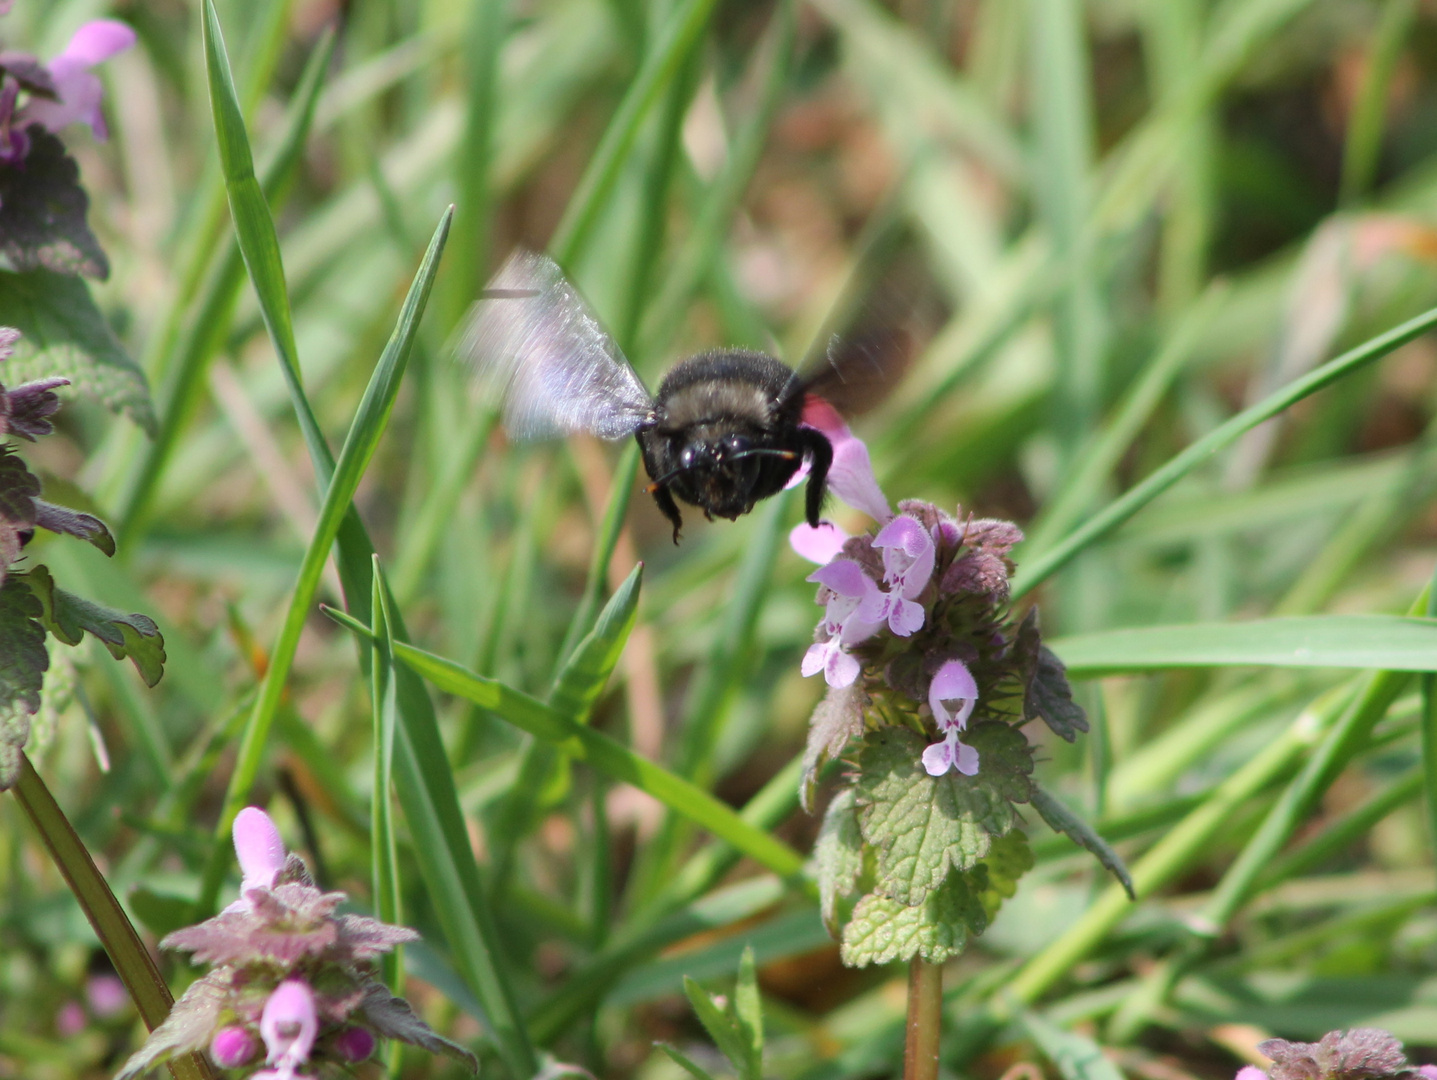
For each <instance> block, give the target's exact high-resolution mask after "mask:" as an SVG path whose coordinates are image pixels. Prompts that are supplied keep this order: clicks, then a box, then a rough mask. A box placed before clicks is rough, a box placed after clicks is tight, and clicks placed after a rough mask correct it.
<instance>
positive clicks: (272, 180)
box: [120, 31, 335, 536]
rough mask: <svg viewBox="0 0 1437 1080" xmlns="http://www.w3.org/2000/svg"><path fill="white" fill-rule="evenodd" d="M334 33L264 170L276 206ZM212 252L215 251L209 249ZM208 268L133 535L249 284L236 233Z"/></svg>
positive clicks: (146, 464)
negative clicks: (241, 293)
mask: <svg viewBox="0 0 1437 1080" xmlns="http://www.w3.org/2000/svg"><path fill="white" fill-rule="evenodd" d="M334 41H335V37H334V33H333V31H326V32H325V33H324V35H323V36H322V37H321V38H320V42H319V44H318V45H317V46H316V47H315V49H314V51H313V52H312V53H310V57H309V61H308V62H307V63H306V64H305V67H304V71H303V73H302V74H301V75H300V79H299V83H298V85H297V86H296V87H295V91H294V95H293V97H292V98H291V99H290V106H289V110H288V112H287V114H286V117H285V121H284V127H283V129H282V131H281V133H280V137H279V141H278V142H277V143H276V144H275V149H274V153H273V154H272V155H271V156H270V158H269V160H268V161H267V162H265V164H264V166H263V167H262V168H261V170H260V178H259V186H260V190H261V191H262V192H263V194H264V196H265V198H266V199H267V200H268V201H269V202H271V203H273V202H274V201H276V200H277V199H278V198H279V197H280V195H281V193H282V192H283V191H285V190H286V189H287V188H288V187H289V184H290V181H292V180H293V179H294V174H295V167H296V166H297V165H298V164H299V161H300V152H301V151H302V150H303V149H304V143H305V139H306V138H307V137H308V135H309V130H310V125H311V123H312V122H313V120H314V107H315V102H317V101H318V100H319V92H320V90H321V89H323V87H324V77H325V74H326V72H328V70H329V62H330V59H331V58H332V57H333V55H334ZM210 250H213V249H210ZM208 265H210V266H211V268H212V269H211V271H210V273H209V274H208V275H207V276H206V277H205V280H204V286H203V291H202V292H199V293H198V294H195V292H194V290H190V293H191V295H198V297H199V299H198V302H197V303H196V305H195V310H194V316H193V318H192V319H191V320H190V323H189V325H188V326H187V327H186V329H185V331H184V335H183V337H180V338H178V339H177V341H178V344H177V345H176V346H175V348H174V351H173V352H172V353H170V354H168V355H169V357H170V359H169V361H168V362H167V363H166V365H165V368H166V373H167V374H168V376H169V378H168V379H167V381H166V386H165V391H164V400H163V402H162V403H161V405H160V410H161V411H160V427H159V431H158V432H157V433H156V435H155V438H154V441H153V442H151V443H150V446H149V450H148V451H147V452H146V454H145V458H144V460H143V461H142V462H141V464H140V467H139V471H138V473H137V474H136V475H135V477H134V479H133V481H132V483H131V485H130V487H129V489H128V490H127V491H126V493H125V502H124V506H123V509H122V510H121V514H120V529H121V531H122V532H124V533H125V534H126V535H127V536H131V534H132V532H133V530H134V529H136V528H137V527H142V525H143V522H144V518H145V514H146V511H147V510H148V508H149V503H150V500H151V498H152V497H153V496H154V493H155V489H156V487H157V486H158V484H159V480H160V476H161V474H162V473H163V472H164V469H165V466H166V465H167V464H168V462H169V459H170V457H171V455H172V454H173V452H174V449H175V445H176V443H177V441H178V439H179V434H180V430H181V429H182V428H183V427H184V425H185V424H186V423H187V422H188V421H189V419H190V417H191V416H192V415H193V414H194V411H195V408H196V407H197V406H198V404H199V400H200V397H201V395H202V393H203V391H204V388H205V372H206V371H208V370H209V362H210V360H212V359H213V358H214V356H215V354H216V353H217V352H218V351H219V349H220V346H221V344H222V343H223V341H224V336H225V334H226V332H227V331H228V329H229V325H230V320H231V318H232V316H233V314H234V305H235V301H236V299H237V298H238V296H239V288H240V285H241V283H242V282H243V281H244V264H243V262H242V261H241V258H240V253H239V248H238V246H237V245H236V242H235V239H234V237H232V236H228V237H226V238H225V239H224V240H223V241H222V245H221V247H220V250H219V253H218V254H217V255H215V256H214V257H212V258H211V259H210V260H209V264H208Z"/></svg>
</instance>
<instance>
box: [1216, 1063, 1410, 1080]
mask: <svg viewBox="0 0 1437 1080" xmlns="http://www.w3.org/2000/svg"><path fill="white" fill-rule="evenodd" d="M1234 1080H1267V1073H1265V1072H1263V1071H1262V1070H1261V1069H1259V1068H1258V1067H1257V1066H1256V1065H1244V1066H1243V1067H1242V1068H1240V1069H1238V1071H1237V1076H1236V1077H1234ZM1432 1080H1437V1077H1433V1078H1432Z"/></svg>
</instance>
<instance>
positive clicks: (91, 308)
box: [0, 270, 155, 435]
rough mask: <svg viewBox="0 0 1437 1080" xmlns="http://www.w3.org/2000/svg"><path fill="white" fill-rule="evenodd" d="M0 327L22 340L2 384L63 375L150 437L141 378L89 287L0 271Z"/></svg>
mask: <svg viewBox="0 0 1437 1080" xmlns="http://www.w3.org/2000/svg"><path fill="white" fill-rule="evenodd" d="M0 325H3V326H13V327H15V328H17V329H18V330H19V331H20V332H21V334H22V335H23V336H22V337H21V338H20V340H19V341H17V342H16V343H15V352H14V355H12V356H11V357H10V359H9V360H7V361H6V362H5V375H6V378H7V380H8V379H13V380H14V381H15V383H22V382H26V381H29V380H31V379H41V378H45V377H47V376H57V375H58V376H63V377H64V378H66V379H69V380H70V384H71V385H72V386H74V387H75V389H77V390H79V391H80V392H81V393H83V394H88V395H90V396H91V397H93V398H95V399H96V400H98V401H99V402H100V403H101V404H102V405H104V406H105V407H106V408H107V409H109V410H110V411H111V412H116V413H124V414H125V415H126V416H128V417H129V418H130V419H131V420H133V421H134V422H135V423H137V424H139V425H140V427H142V428H144V429H145V431H146V432H148V433H149V434H151V435H153V434H154V432H155V413H154V407H153V406H152V405H151V403H150V389H149V386H148V384H147V383H146V382H145V376H144V373H143V372H141V371H140V369H139V367H138V366H137V365H136V364H135V362H134V361H133V360H131V359H130V357H129V356H128V354H126V352H125V350H124V347H123V346H122V345H121V344H120V340H119V338H117V337H115V333H114V331H113V330H111V329H110V325H109V323H107V322H106V321H105V316H104V315H102V314H101V313H100V309H99V308H98V307H96V306H95V301H94V299H93V298H92V297H91V296H90V290H89V287H88V286H86V284H85V283H84V282H83V281H82V280H80V279H79V278H75V277H66V276H65V275H64V274H57V273H54V272H53V271H51V270H32V271H30V272H29V273H25V274H12V273H7V272H3V271H0Z"/></svg>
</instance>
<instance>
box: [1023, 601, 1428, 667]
mask: <svg viewBox="0 0 1437 1080" xmlns="http://www.w3.org/2000/svg"><path fill="white" fill-rule="evenodd" d="M1049 644H1050V646H1051V648H1052V649H1053V651H1054V652H1056V653H1057V654H1058V656H1059V658H1061V659H1062V661H1063V663H1064V665H1065V666H1066V667H1067V669H1068V674H1069V675H1076V676H1080V677H1084V678H1086V677H1091V676H1094V675H1098V674H1101V673H1111V672H1117V671H1145V670H1151V669H1159V668H1175V667H1229V666H1236V667H1247V666H1253V665H1262V666H1267V665H1271V666H1274V667H1304V668H1317V667H1337V668H1381V669H1385V670H1388V671H1437V621H1433V620H1431V619H1426V618H1415V617H1411V616H1400V615H1309V616H1298V617H1292V618H1285V619H1256V620H1253V621H1252V622H1233V623H1185V624H1180V625H1176V626H1143V627H1134V628H1132V629H1127V630H1106V631H1101V632H1099V633H1096V634H1084V635H1083V636H1082V637H1071V638H1058V639H1056V640H1054V641H1052V642H1050V643H1049Z"/></svg>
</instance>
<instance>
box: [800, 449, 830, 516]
mask: <svg viewBox="0 0 1437 1080" xmlns="http://www.w3.org/2000/svg"><path fill="white" fill-rule="evenodd" d="M799 445H800V447H801V448H802V450H803V452H804V453H805V454H806V455H808V489H807V490H806V491H805V492H804V500H803V509H804V518H805V519H806V520H807V521H808V524H809V525H810V526H812V527H813V528H815V529H816V528H818V515H819V514H820V513H822V512H823V496H824V484H825V482H826V481H827V480H828V468H829V466H830V465H832V464H833V444H832V443H831V442H829V441H828V436H826V435H824V434H823V432H821V431H819V430H818V429H816V428H800V429H799Z"/></svg>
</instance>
